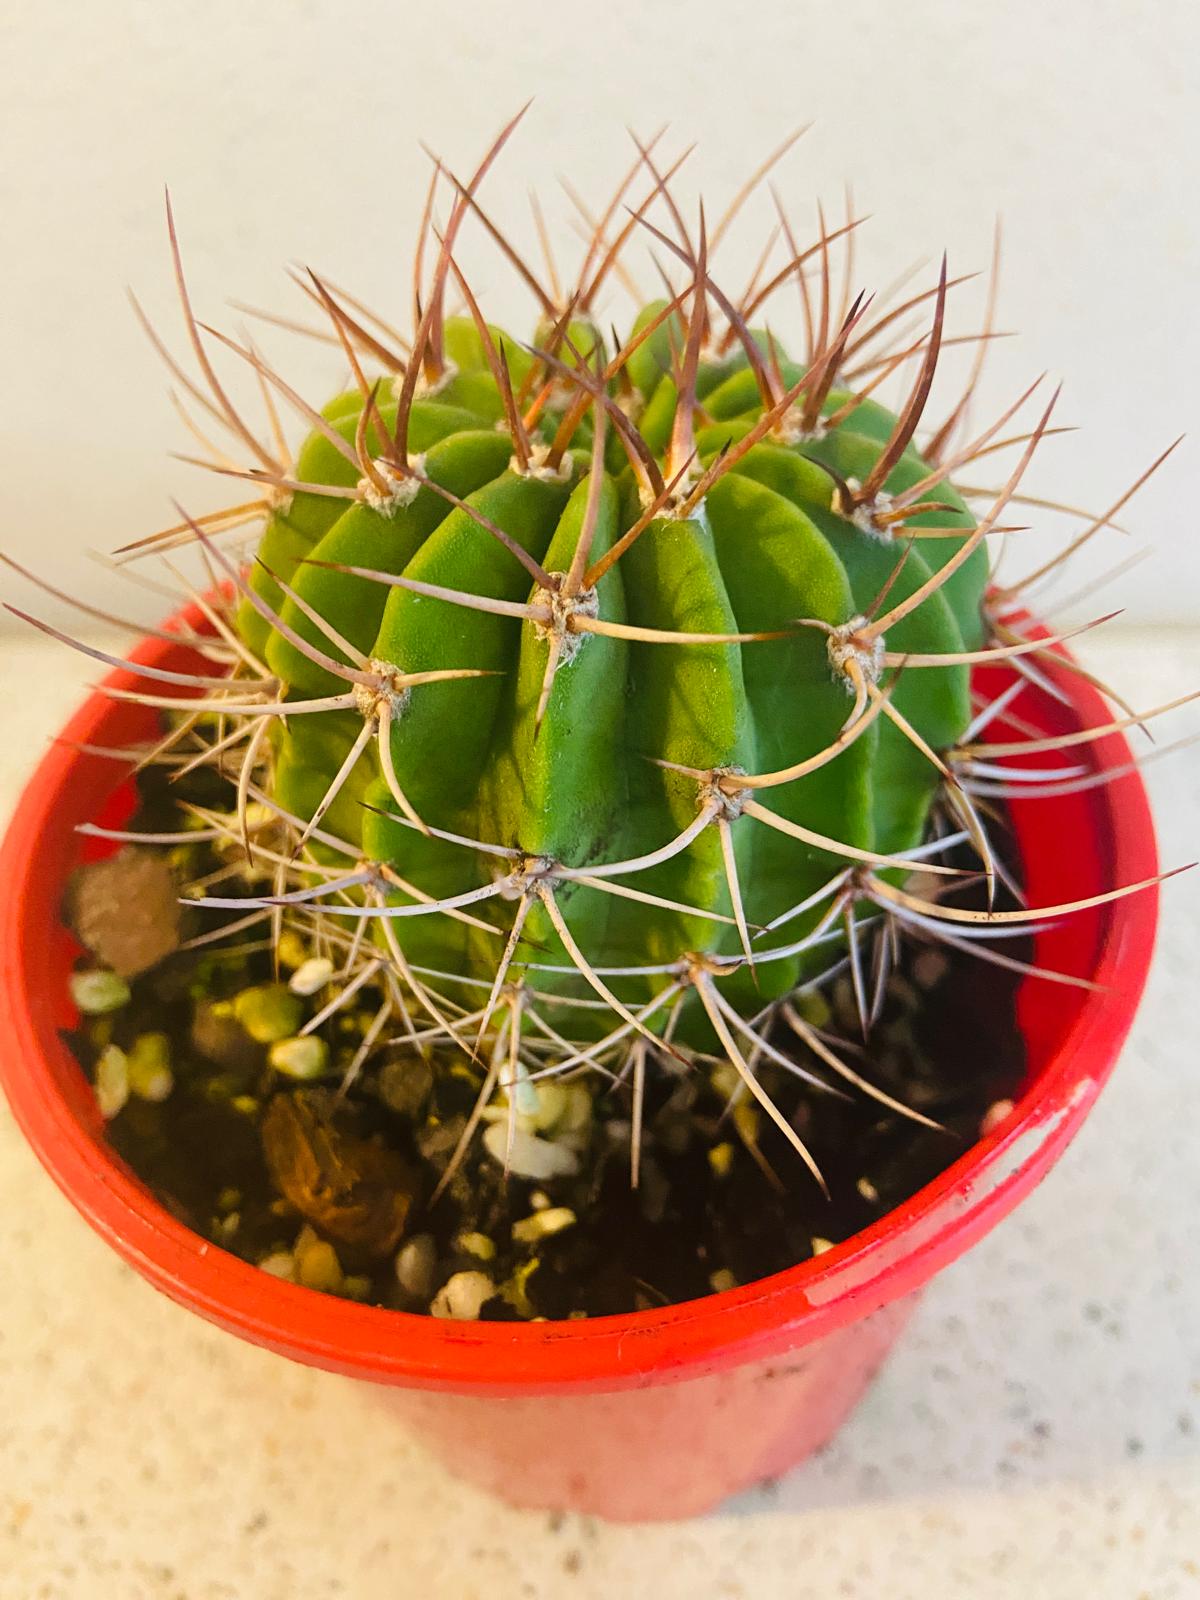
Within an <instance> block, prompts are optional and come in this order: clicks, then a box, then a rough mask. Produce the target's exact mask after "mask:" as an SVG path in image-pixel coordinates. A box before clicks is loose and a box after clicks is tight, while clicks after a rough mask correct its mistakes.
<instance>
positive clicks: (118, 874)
mask: <svg viewBox="0 0 1200 1600" xmlns="http://www.w3.org/2000/svg"><path fill="white" fill-rule="evenodd" d="M181 911H182V907H181V906H180V904H179V886H178V884H177V883H176V881H175V873H174V870H173V868H172V867H171V864H170V861H169V860H168V858H167V856H166V855H165V854H164V853H163V852H162V851H159V850H147V849H141V848H139V847H137V846H136V845H126V846H125V848H124V849H123V850H119V851H118V852H117V853H116V855H113V856H109V857H108V858H107V859H106V860H104V861H93V862H90V863H89V864H88V865H87V866H84V867H80V869H79V871H78V872H77V873H76V874H75V876H74V878H73V879H72V881H71V888H70V892H69V895H68V916H69V920H70V922H71V926H72V927H73V928H74V929H75V932H76V933H77V934H78V935H79V938H80V941H81V942H82V943H83V944H85V945H86V946H87V948H88V949H89V950H90V951H91V952H92V954H93V955H94V956H95V957H96V959H97V960H98V961H102V962H103V963H104V965H105V966H106V967H111V968H112V970H113V971H114V972H116V973H119V974H120V976H121V977H123V978H135V977H137V976H138V974H139V973H142V972H148V971H149V970H150V968H151V967H154V966H157V964H158V963H159V962H160V961H163V960H165V959H166V957H167V956H169V955H171V953H172V952H173V951H174V950H175V949H177V948H178V945H179V921H180V915H181Z"/></svg>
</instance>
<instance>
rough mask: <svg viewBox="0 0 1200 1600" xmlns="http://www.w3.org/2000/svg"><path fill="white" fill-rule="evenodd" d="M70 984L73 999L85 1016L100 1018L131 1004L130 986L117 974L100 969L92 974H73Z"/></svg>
mask: <svg viewBox="0 0 1200 1600" xmlns="http://www.w3.org/2000/svg"><path fill="white" fill-rule="evenodd" d="M69 984H70V989H71V999H72V1000H74V1002H75V1004H76V1005H77V1006H78V1007H79V1009H80V1011H82V1012H83V1014H84V1015H85V1016H88V1017H100V1016H103V1015H104V1014H105V1012H107V1011H119V1010H120V1009H121V1007H122V1006H127V1005H128V1004H129V985H128V984H127V983H126V982H125V979H124V978H120V977H118V976H117V974H116V973H115V972H108V971H105V970H102V969H100V968H97V969H96V970H95V971H92V972H73V973H72V974H71V976H70V979H69Z"/></svg>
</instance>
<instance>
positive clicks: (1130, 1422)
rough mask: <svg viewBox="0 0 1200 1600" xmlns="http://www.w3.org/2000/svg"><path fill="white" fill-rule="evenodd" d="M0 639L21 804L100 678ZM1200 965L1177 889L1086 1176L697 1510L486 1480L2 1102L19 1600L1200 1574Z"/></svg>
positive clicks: (670, 1598)
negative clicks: (93, 1199)
mask: <svg viewBox="0 0 1200 1600" xmlns="http://www.w3.org/2000/svg"><path fill="white" fill-rule="evenodd" d="M1087 655H1088V658H1089V660H1091V661H1092V662H1093V663H1094V664H1096V665H1097V666H1098V668H1099V670H1101V671H1102V672H1103V673H1105V674H1106V675H1107V676H1109V677H1110V678H1111V680H1112V681H1113V682H1115V683H1118V684H1120V686H1121V687H1122V689H1123V690H1124V692H1125V693H1126V694H1127V695H1129V696H1131V697H1132V698H1133V699H1134V701H1135V702H1136V703H1138V704H1140V705H1153V704H1156V703H1158V702H1160V701H1163V700H1166V699H1168V698H1170V697H1171V696H1172V695H1173V694H1178V693H1179V692H1181V689H1182V688H1184V687H1187V686H1192V685H1197V684H1200V633H1171V632H1161V631H1159V632H1156V633H1153V634H1151V633H1137V632H1132V631H1127V632H1123V633H1122V632H1112V633H1110V634H1109V635H1108V637H1107V639H1105V640H1104V641H1103V642H1098V643H1094V644H1092V645H1091V646H1090V647H1089V649H1088V652H1087ZM0 660H2V661H3V667H4V671H3V680H4V683H5V685H6V689H7V693H6V695H5V704H4V709H3V713H2V716H3V726H4V737H3V739H2V740H0V807H3V809H4V810H5V811H7V808H8V807H9V806H10V805H11V803H12V801H13V799H14V798H15V796H16V793H17V791H18V788H19V786H20V784H21V782H22V780H23V779H24V777H25V775H26V773H27V771H28V769H29V767H30V766H31V765H32V763H33V761H34V760H35V758H36V755H37V753H38V751H39V749H40V747H41V744H42V739H43V736H44V734H45V732H46V730H47V729H48V728H50V727H52V726H54V725H55V724H56V723H57V722H59V721H61V718H62V716H63V715H64V714H65V713H66V712H67V711H68V710H69V708H70V706H71V704H72V702H73V701H74V700H75V698H76V697H77V695H78V692H79V686H80V685H81V684H82V683H83V682H84V681H86V680H87V678H88V677H89V676H90V674H89V672H88V671H87V670H86V666H84V665H82V664H80V663H78V662H76V661H74V660H71V659H67V658H66V656H65V653H64V652H62V651H61V650H57V649H55V648H53V647H46V646H44V645H43V644H42V643H38V642H31V641H29V640H26V639H24V638H5V639H3V640H0ZM35 683H36V684H37V685H38V691H37V694H36V696H34V695H33V694H31V693H30V692H29V690H30V688H31V686H32V685H33V684H35ZM1195 725H1196V717H1195V715H1194V714H1192V715H1191V716H1190V717H1189V714H1188V713H1187V712H1185V713H1183V714H1181V716H1180V717H1179V718H1178V719H1177V722H1176V724H1175V726H1176V727H1178V728H1179V731H1180V732H1183V731H1189V730H1190V729H1191V728H1194V727H1195ZM1147 776H1148V779H1149V781H1150V783H1151V787H1152V789H1153V791H1154V795H1155V798H1156V801H1157V806H1158V817H1159V822H1160V826H1161V833H1162V846H1163V858H1164V861H1165V862H1167V863H1176V862H1180V861H1184V860H1188V859H1191V858H1192V857H1193V856H1195V855H1196V854H1197V850H1196V823H1197V820H1198V819H1200V804H1198V800H1200V750H1198V749H1196V748H1192V749H1188V750H1185V751H1183V752H1180V753H1179V754H1177V755H1175V756H1174V757H1172V758H1169V759H1168V760H1167V761H1165V762H1163V763H1161V764H1157V765H1152V766H1151V767H1150V768H1149V769H1148V773H1147ZM1198 962H1200V881H1198V880H1196V879H1192V878H1184V879H1181V880H1179V881H1178V882H1176V883H1174V884H1172V885H1170V886H1169V888H1168V889H1167V891H1166V892H1165V896H1164V915H1163V925H1162V941H1161V947H1160V953H1159V958H1158V965H1157V969H1156V971H1155V973H1154V976H1153V977H1152V979H1151V983H1150V989H1149V994H1148V997H1147V1000H1146V1004H1145V1006H1144V1008H1143V1010H1142V1012H1141V1015H1140V1017H1139V1019H1138V1022H1137V1025H1136V1027H1135V1031H1134V1034H1133V1037H1132V1040H1131V1042H1130V1044H1129V1046H1128V1048H1127V1050H1126V1052H1125V1056H1124V1060H1123V1062H1122V1064H1121V1067H1120V1069H1119V1071H1118V1073H1117V1075H1116V1078H1115V1079H1114V1081H1113V1083H1112V1085H1111V1086H1110V1087H1109V1089H1108V1090H1107V1091H1106V1092H1105V1094H1104V1096H1103V1098H1102V1099H1101V1101H1100V1104H1099V1106H1098V1108H1097V1110H1096V1112H1095V1114H1094V1115H1093V1116H1092V1118H1091V1119H1090V1121H1089V1123H1088V1124H1087V1126H1086V1127H1085V1129H1084V1131H1083V1132H1082V1134H1081V1135H1080V1136H1079V1138H1078V1140H1077V1141H1076V1142H1075V1144H1074V1145H1073V1146H1072V1148H1071V1149H1070V1151H1069V1152H1068V1154H1067V1156H1066V1157H1065V1159H1064V1160H1063V1161H1062V1163H1061V1165H1060V1166H1059V1167H1058V1168H1057V1169H1056V1170H1055V1172H1054V1173H1053V1174H1052V1176H1051V1177H1050V1178H1049V1179H1048V1181H1047V1182H1046V1183H1045V1184H1044V1185H1043V1187H1042V1188H1041V1189H1040V1190H1039V1191H1038V1193H1037V1194H1035V1195H1034V1196H1033V1198H1032V1199H1031V1200H1029V1201H1028V1202H1027V1203H1026V1204H1025V1205H1024V1206H1023V1207H1022V1208H1021V1210H1020V1211H1019V1212H1018V1213H1017V1214H1016V1215H1015V1216H1014V1217H1012V1218H1010V1219H1009V1220H1008V1221H1007V1222H1006V1223H1005V1224H1003V1225H1002V1226H1001V1227H1000V1228H999V1229H998V1231H997V1232H995V1233H994V1234H992V1235H991V1236H990V1237H989V1238H988V1239H987V1240H985V1241H984V1243H983V1244H982V1245H980V1246H979V1247H978V1248H976V1250H975V1251H974V1252H973V1253H972V1254H971V1255H970V1256H968V1257H967V1258H966V1259H964V1260H963V1261H961V1262H959V1263H958V1264H957V1265H956V1266H955V1267H953V1268H952V1269H951V1270H950V1271H948V1272H947V1273H945V1274H944V1276H943V1277H942V1278H940V1279H939V1280H938V1281H937V1282H936V1283H935V1284H934V1285H933V1287H932V1288H931V1289H930V1290H929V1292H928V1294H927V1296H926V1297H925V1300H924V1301H923V1303H922V1305H921V1307H920V1309H919V1310H918V1312H917V1315H916V1318H915V1320H914V1322H913V1324H912V1327H911V1331H910V1332H909V1333H908V1335H907V1336H906V1338H905V1339H904V1341H903V1343H902V1344H901V1346H900V1348H899V1351H898V1352H897V1354H896V1355H895V1356H894V1358H893V1359H892V1361H891V1362H890V1364H889V1365H888V1366H887V1368H886V1370H885V1372H884V1375H883V1376H882V1378H881V1379H880V1381H879V1382H878V1384H877V1385H876V1387H875V1388H874V1390H873V1391H872V1393H871V1395H870V1396H869V1398H868V1400H867V1401H866V1403H865V1404H864V1405H863V1407H862V1408H861V1409H860V1410H859V1412H858V1413H857V1414H856V1416H855V1417H854V1419H853V1421H852V1422H851V1423H850V1425H849V1426H848V1427H847V1428H846V1430H845V1431H844V1432H843V1433H842V1435H841V1436H840V1437H839V1438H838V1439H837V1440H836V1441H835V1442H834V1444H833V1445H832V1446H831V1447H830V1448H829V1449H828V1450H827V1451H826V1452H825V1453H824V1454H823V1455H822V1456H821V1457H820V1458H819V1459H818V1460H816V1461H814V1462H812V1463H810V1464H809V1465H808V1466H806V1467H803V1468H801V1469H800V1470H799V1471H797V1472H794V1473H792V1474H791V1475H790V1476H789V1477H788V1478H786V1479H785V1480H783V1481H782V1482H781V1483H779V1484H778V1485H776V1486H775V1487H773V1488H771V1489H770V1490H762V1491H758V1492H756V1493H754V1494H748V1495H744V1496H742V1497H740V1498H739V1499H737V1500H735V1501H732V1502H730V1503H729V1504H728V1505H726V1506H725V1507H724V1508H723V1509H722V1510H721V1511H720V1512H719V1513H717V1514H715V1515H712V1516H708V1517H705V1518H703V1519H700V1520H697V1521H694V1522H686V1523H674V1524H664V1525H659V1526H649V1527H638V1528H621V1527H609V1526H603V1525H597V1524H595V1523H592V1522H589V1521H586V1520H581V1519H578V1518H575V1517H567V1518H563V1519H554V1518H550V1517H548V1516H545V1515H538V1514H532V1513H525V1512H514V1511H509V1510H507V1509H506V1508H505V1507H503V1506H500V1505H498V1504H496V1503H495V1502H493V1501H491V1500H489V1499H487V1498H485V1497H484V1496H483V1495H481V1494H479V1493H477V1492H476V1491H474V1490H472V1489H468V1488H464V1487H462V1486H460V1485H459V1484H457V1483H455V1482H454V1481H452V1480H451V1479H450V1478H448V1477H447V1476H446V1475H445V1474H444V1473H443V1472H442V1470H441V1469H440V1468H439V1467H438V1466H436V1465H435V1464H434V1463H433V1462H431V1461H430V1460H429V1459H428V1458H427V1457H426V1455H425V1454H424V1452H423V1451H422V1449H421V1447H420V1445H419V1443H418V1442H417V1441H415V1440H413V1439H410V1438H408V1437H407V1436H405V1435H404V1434H402V1433H401V1432H399V1431H398V1430H397V1428H396V1426H395V1425H394V1424H393V1423H392V1422H391V1421H390V1419H386V1418H383V1417H381V1416H380V1415H379V1413H378V1410H377V1407H376V1404H375V1401H374V1397H373V1395H372V1393H371V1391H370V1390H369V1389H367V1388H365V1387H359V1386H357V1385H355V1384H353V1383H351V1382H348V1381H346V1380H343V1379H339V1378H335V1377H330V1376H328V1375H326V1374H324V1373H319V1372H312V1371H308V1370H306V1369H303V1368H300V1367H297V1366H292V1365H290V1364H289V1363H287V1362H285V1361H281V1360H279V1359H277V1358H276V1357H274V1356H271V1355H268V1354H266V1353H265V1352H264V1351H261V1350H256V1349H253V1348H251V1347H250V1346H249V1345H245V1344H242V1343H240V1342H239V1341H237V1340H235V1339H233V1338H232V1337H230V1336H228V1335H226V1334H223V1333H220V1332H218V1331H216V1330H215V1329H212V1328H209V1327H207V1326H206V1325H204V1324H203V1323H201V1322H200V1321H198V1320H197V1319H196V1318H195V1317H193V1316H191V1315H190V1314H188V1313H186V1312H184V1311H181V1310H179V1309H178V1308H177V1307H175V1306H174V1305H172V1304H171V1303H170V1302H169V1301H167V1300H166V1299H164V1298H163V1297H162V1296H160V1295H158V1294H156V1293H155V1292H154V1291H153V1290H151V1289H150V1288H148V1287H147V1286H146V1285H145V1284H143V1283H142V1282H141V1281H140V1280H139V1279H138V1278H137V1277H135V1275H134V1274H133V1272H132V1271H131V1270H130V1269H129V1268H127V1267H125V1266H123V1265H121V1263H120V1262H118V1260H117V1259H116V1257H115V1256H114V1255H112V1254H111V1253H110V1252H109V1251H108V1250H107V1249H106V1248H105V1246H104V1245H102V1244H101V1243H100V1241H99V1240H98V1239H97V1238H95V1237H94V1236H93V1235H92V1234H91V1233H90V1232H89V1231H88V1229H87V1228H86V1227H85V1226H84V1224H83V1223H82V1222H81V1221H79V1219H78V1218H77V1217H76V1216H75V1214H74V1212H73V1211H72V1210H71V1208H70V1207H69V1205H68V1204H67V1202H66V1201H65V1200H64V1199H62V1198H61V1197H60V1196H59V1194H58V1193H57V1191H56V1190H55V1189H54V1188H53V1186H52V1185H51V1183H50V1180H49V1179H48V1178H46V1177H45V1176H44V1175H43V1174H42V1172H41V1170H40V1169H39V1168H38V1167H37V1165H36V1163H35V1162H34V1160H33V1158H32V1156H31V1155H30V1154H29V1153H28V1152H27V1150H26V1149H25V1147H24V1145H23V1143H22V1141H21V1139H20V1137H19V1136H18V1134H17V1133H16V1131H15V1129H14V1128H13V1126H12V1124H11V1121H10V1119H9V1117H8V1115H7V1112H6V1111H2V1112H0V1219H2V1220H0V1283H2V1284H3V1315H2V1316H0V1600H341V1597H345V1600H385V1597H386V1600H401V1597H404V1600H407V1597H409V1596H412V1597H414V1600H443V1597H445V1600H450V1597H454V1600H476V1597H478V1600H542V1597H547V1600H550V1597H553V1600H592V1597H595V1596H604V1597H605V1600H614V1597H616V1600H625V1597H626V1596H628V1597H631V1600H640V1597H641V1596H643V1595H650V1594H653V1595H654V1596H655V1600H684V1597H687V1600H708V1597H713V1600H742V1597H745V1600H750V1597H753V1600H776V1597H780V1600H782V1597H787V1600H798V1597H806V1600H807V1597H810V1596H811V1597H814V1600H840V1597H862V1600H868V1597H869V1600H908V1597H910V1596H911V1597H920V1600H957V1597H959V1596H963V1597H969V1600H999V1597H1005V1600H1007V1597H1009V1596H1020V1597H1022V1600H1042V1597H1049V1600H1075V1597H1078V1600H1085V1597H1086V1600H1175V1597H1177V1596H1178V1597H1185V1596H1192V1595H1197V1596H1200V1066H1198V1065H1197V1057H1198V1053H1197V1048H1196V1040H1197V1038H1198V1037H1200V1025H1198V1018H1197V1015H1196V1012H1195V1009H1194V1007H1195V1001H1196V995H1197V978H1196V974H1197V966H1198Z"/></svg>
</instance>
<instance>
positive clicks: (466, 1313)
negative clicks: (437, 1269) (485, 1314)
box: [429, 1272, 496, 1322]
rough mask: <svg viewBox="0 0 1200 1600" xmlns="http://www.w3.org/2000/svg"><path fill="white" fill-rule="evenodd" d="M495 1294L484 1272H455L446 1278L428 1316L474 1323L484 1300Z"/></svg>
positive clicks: (493, 1285)
mask: <svg viewBox="0 0 1200 1600" xmlns="http://www.w3.org/2000/svg"><path fill="white" fill-rule="evenodd" d="M495 1292H496V1285H495V1284H494V1283H493V1282H492V1280H491V1279H490V1278H489V1277H488V1275H487V1273H486V1272H456V1273H455V1274H454V1276H453V1277H451V1278H447V1279H446V1281H445V1283H444V1284H443V1285H442V1287H441V1288H440V1289H439V1290H438V1292H437V1294H435V1295H434V1297H433V1303H432V1304H431V1305H430V1307H429V1310H430V1314H431V1315H432V1316H435V1317H449V1318H451V1319H452V1320H453V1321H455V1322H474V1320H475V1319H476V1317H478V1315H479V1313H480V1311H481V1310H482V1309H483V1304H484V1301H485V1300H490V1299H491V1298H492V1296H493V1295H494V1294H495Z"/></svg>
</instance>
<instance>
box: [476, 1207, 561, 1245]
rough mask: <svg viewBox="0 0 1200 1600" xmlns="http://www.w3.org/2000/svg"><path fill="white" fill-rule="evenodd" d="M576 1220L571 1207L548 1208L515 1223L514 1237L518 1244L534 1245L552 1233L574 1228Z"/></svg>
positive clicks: (513, 1228)
mask: <svg viewBox="0 0 1200 1600" xmlns="http://www.w3.org/2000/svg"><path fill="white" fill-rule="evenodd" d="M575 1220H576V1218H575V1213H574V1212H573V1211H572V1210H571V1208H570V1207H569V1206H546V1207H544V1208H543V1209H542V1210H541V1211H535V1212H533V1214H532V1215H531V1216H528V1217H522V1218H521V1219H520V1220H519V1221H518V1222H514V1223H513V1225H512V1236H513V1238H514V1239H515V1240H516V1241H517V1243H518V1244H532V1243H534V1241H535V1240H538V1239H546V1238H549V1236H550V1235H551V1234H552V1233H561V1232H562V1231H563V1229H564V1228H571V1227H574V1225H575ZM489 1242H490V1241H489Z"/></svg>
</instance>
